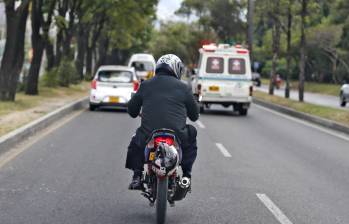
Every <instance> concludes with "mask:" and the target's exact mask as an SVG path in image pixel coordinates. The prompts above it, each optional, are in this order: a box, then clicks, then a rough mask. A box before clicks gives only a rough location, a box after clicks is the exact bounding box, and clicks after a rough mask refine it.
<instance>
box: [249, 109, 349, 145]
mask: <svg viewBox="0 0 349 224" xmlns="http://www.w3.org/2000/svg"><path fill="white" fill-rule="evenodd" d="M253 106H255V107H258V108H259V109H262V110H265V111H268V112H270V113H273V114H276V115H278V116H280V117H283V118H286V119H288V120H291V121H294V122H297V123H299V124H303V125H305V126H307V127H311V128H314V129H317V130H319V131H322V132H324V133H326V134H329V135H332V136H334V137H337V138H340V139H342V140H345V141H348V142H349V137H348V136H346V135H344V134H343V135H342V134H339V133H337V132H335V131H331V130H330V129H326V128H323V127H320V126H318V125H315V124H311V123H309V122H307V121H303V120H301V119H298V118H294V117H290V116H288V115H286V114H282V113H280V112H277V111H274V110H271V109H269V108H266V107H263V106H259V105H253Z"/></svg>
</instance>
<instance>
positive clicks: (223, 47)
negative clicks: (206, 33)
mask: <svg viewBox="0 0 349 224" xmlns="http://www.w3.org/2000/svg"><path fill="white" fill-rule="evenodd" d="M202 50H203V51H204V52H235V53H237V54H248V53H249V51H248V50H247V49H244V48H242V46H241V45H235V46H230V45H229V44H219V45H218V46H217V45H216V44H208V45H203V46H202Z"/></svg>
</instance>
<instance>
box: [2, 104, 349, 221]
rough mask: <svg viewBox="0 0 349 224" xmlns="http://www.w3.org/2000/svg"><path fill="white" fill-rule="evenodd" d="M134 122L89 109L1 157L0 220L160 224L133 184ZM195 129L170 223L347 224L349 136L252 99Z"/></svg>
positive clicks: (209, 115) (213, 115)
mask: <svg viewBox="0 0 349 224" xmlns="http://www.w3.org/2000/svg"><path fill="white" fill-rule="evenodd" d="M138 124H139V120H137V119H135V120H133V119H131V118H129V117H128V116H127V114H126V113H125V112H123V111H97V112H89V111H84V112H83V113H81V114H80V115H79V116H77V117H75V118H74V119H72V120H71V121H70V122H68V123H66V124H65V125H63V126H62V127H60V128H58V129H56V130H54V131H52V132H51V133H49V134H47V135H46V136H45V137H43V138H41V139H40V140H38V141H37V142H36V143H34V144H32V145H31V146H29V147H28V148H24V149H25V150H24V151H23V152H22V153H20V154H19V155H17V156H13V157H12V158H10V159H8V158H7V159H6V158H3V156H2V157H0V164H3V165H0V223H1V224H12V223H13V224H21V223H23V224H24V223H25V224H30V223H33V224H41V223H42V224H43V223H49V224H55V223H57V224H58V223H69V224H81V223H84V224H88V223H91V224H92V223H93V224H94V223H103V224H104V223H105V224H107V223H108V224H116V223H117V224H119V223H120V224H122V223H132V224H138V223H139V224H147V223H154V222H155V218H154V212H155V210H154V208H151V207H149V206H148V202H147V200H146V199H145V198H143V197H142V196H141V195H140V194H139V192H134V191H129V190H127V185H128V183H129V181H130V177H131V173H130V172H129V171H127V170H125V169H124V161H125V155H126V147H127V145H128V142H129V140H130V137H131V135H132V134H133V131H134V130H135V128H136V127H137V126H138ZM196 126H197V127H198V130H199V156H198V158H197V162H196V164H195V167H194V171H193V172H194V173H193V175H194V177H193V185H192V187H193V192H192V193H191V194H190V195H188V196H187V198H186V199H185V200H184V201H181V202H178V203H177V204H176V207H174V208H169V211H168V223H169V224H170V223H173V224H174V223H176V224H178V223H185V224H188V223H193V224H194V223H195V224H198V223H210V224H211V223H224V224H226V223H236V224H245V223H254V224H257V223H265V224H277V223H282V224H290V223H295V224H296V223H297V224H300V223H304V224H312V223H314V224H321V223H326V224H339V223H343V224H346V223H349V212H348V211H349V191H348V186H349V147H348V146H349V137H348V136H341V135H338V134H336V133H332V132H331V131H327V130H323V129H321V128H314V127H312V126H311V125H308V124H303V123H302V122H297V121H294V120H292V119H289V118H287V117H284V116H280V115H278V114H275V113H273V112H270V111H268V110H266V109H263V108H261V107H258V106H255V105H254V106H253V107H252V109H251V110H250V113H249V115H248V116H247V117H239V116H237V115H234V114H233V113H232V112H230V111H220V110H213V111H210V112H208V113H207V114H204V115H202V116H201V119H200V122H198V123H196ZM4 160H5V162H4Z"/></svg>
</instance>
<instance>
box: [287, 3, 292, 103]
mask: <svg viewBox="0 0 349 224" xmlns="http://www.w3.org/2000/svg"><path fill="white" fill-rule="evenodd" d="M292 3H293V0H290V1H289V5H288V8H287V58H286V61H287V62H286V77H285V81H286V87H285V98H290V82H289V79H290V75H291V59H292V55H291V40H292V22H293V17H292V8H291V6H292Z"/></svg>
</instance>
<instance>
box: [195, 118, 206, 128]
mask: <svg viewBox="0 0 349 224" xmlns="http://www.w3.org/2000/svg"><path fill="white" fill-rule="evenodd" d="M196 124H197V125H198V126H199V128H202V129H204V128H206V127H205V125H204V124H203V123H202V122H201V121H199V120H197V121H196Z"/></svg>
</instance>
